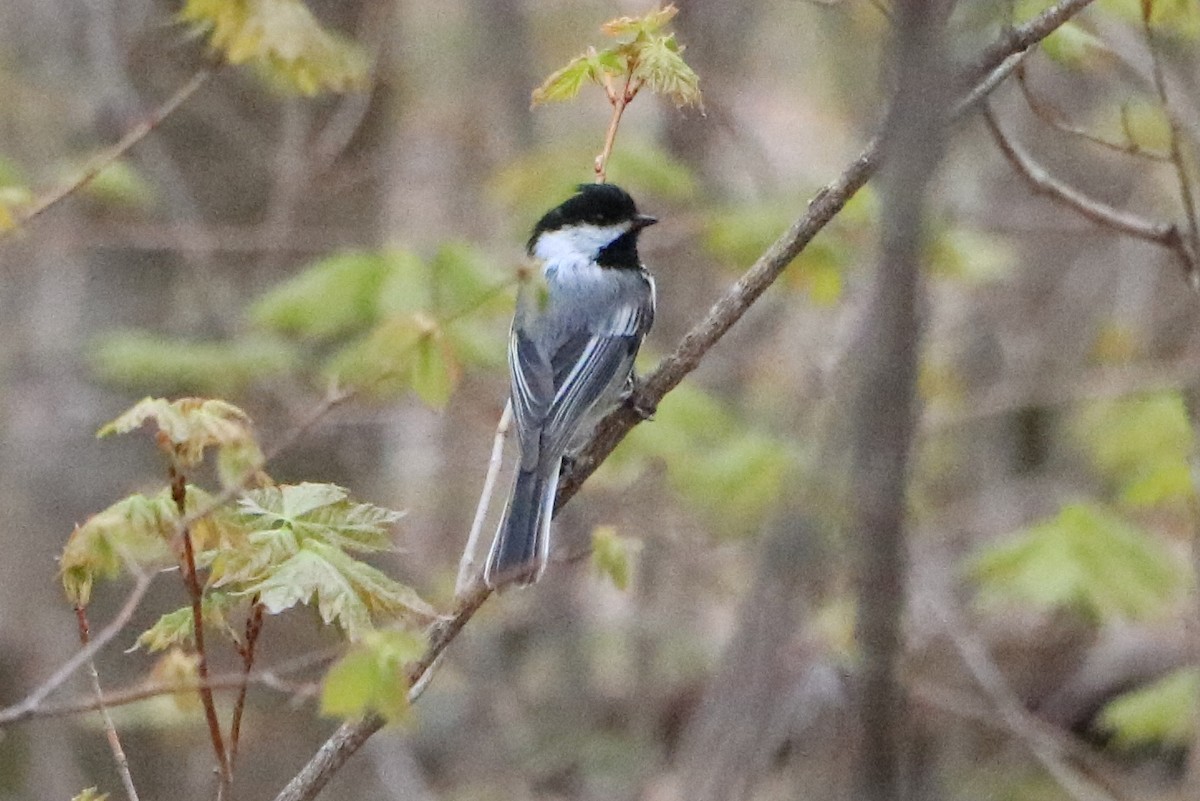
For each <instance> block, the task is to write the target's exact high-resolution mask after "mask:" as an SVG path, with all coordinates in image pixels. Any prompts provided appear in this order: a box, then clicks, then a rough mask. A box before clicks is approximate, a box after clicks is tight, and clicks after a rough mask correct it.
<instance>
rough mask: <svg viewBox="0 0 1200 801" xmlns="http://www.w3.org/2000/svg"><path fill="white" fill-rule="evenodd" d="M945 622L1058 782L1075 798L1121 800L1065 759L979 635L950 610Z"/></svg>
mask: <svg viewBox="0 0 1200 801" xmlns="http://www.w3.org/2000/svg"><path fill="white" fill-rule="evenodd" d="M942 622H943V625H944V628H945V631H946V633H947V634H948V635H949V636H950V639H951V641H952V642H953V643H954V646H955V649H956V650H957V651H958V654H959V657H960V658H961V659H962V663H963V665H965V666H966V668H967V670H968V671H969V672H970V674H971V676H972V677H973V678H974V679H975V682H976V683H977V684H978V685H979V689H981V690H982V691H983V692H984V694H985V695H986V696H987V697H988V699H989V700H990V701H991V703H992V705H993V706H994V707H995V710H996V713H997V714H998V715H999V716H1000V720H1001V722H1002V723H1003V724H1004V725H1005V727H1006V728H1007V729H1008V730H1009V732H1010V733H1012V734H1013V736H1014V737H1016V738H1017V740H1018V741H1019V742H1021V743H1022V744H1023V745H1025V747H1026V748H1028V749H1029V752H1030V753H1031V754H1032V755H1033V757H1034V759H1036V760H1037V761H1038V762H1039V763H1040V764H1041V765H1042V767H1043V768H1045V769H1046V772H1047V773H1049V774H1050V776H1051V777H1052V778H1053V779H1054V781H1055V782H1057V783H1058V785H1059V786H1060V787H1061V788H1062V789H1063V790H1064V791H1065V792H1066V793H1067V794H1068V795H1069V796H1071V798H1073V799H1075V801H1117V797H1116V796H1115V795H1113V794H1112V792H1110V791H1109V790H1108V789H1106V788H1104V787H1102V786H1100V785H1099V784H1097V783H1096V782H1094V781H1092V780H1091V779H1090V778H1089V777H1087V776H1085V775H1084V774H1082V773H1081V772H1080V771H1078V770H1077V769H1076V768H1075V767H1074V766H1073V765H1071V764H1070V762H1068V761H1067V760H1066V759H1065V758H1064V756H1063V748H1062V745H1061V743H1059V742H1058V740H1057V739H1055V738H1054V737H1050V736H1048V735H1047V734H1046V733H1045V732H1044V731H1042V729H1041V727H1040V726H1038V724H1037V721H1036V720H1034V719H1033V716H1032V715H1030V714H1029V712H1028V711H1027V710H1026V709H1025V706H1024V705H1023V704H1022V703H1021V700H1020V698H1018V697H1017V694H1016V693H1015V692H1013V690H1012V688H1011V687H1010V686H1009V684H1008V681H1007V680H1006V679H1005V678H1004V674H1003V673H1001V672H1000V668H998V667H997V666H996V663H995V662H994V661H992V657H991V655H990V654H988V652H987V648H986V647H985V646H984V644H983V643H982V642H981V641H980V640H979V638H978V637H977V636H974V635H972V634H970V633H968V632H967V630H966V627H965V626H964V625H962V624H960V623H959V622H957V621H955V620H952V619H951V618H950V616H949V613H944V614H943V621H942Z"/></svg>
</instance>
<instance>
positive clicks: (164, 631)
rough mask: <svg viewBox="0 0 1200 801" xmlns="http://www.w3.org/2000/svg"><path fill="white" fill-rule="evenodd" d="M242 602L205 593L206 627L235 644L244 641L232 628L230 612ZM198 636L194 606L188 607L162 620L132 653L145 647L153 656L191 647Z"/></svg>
mask: <svg viewBox="0 0 1200 801" xmlns="http://www.w3.org/2000/svg"><path fill="white" fill-rule="evenodd" d="M240 603H241V600H240V599H238V598H234V597H233V596H232V595H229V594H228V593H223V592H208V593H205V595H204V600H203V601H202V603H201V609H202V614H203V616H204V625H205V626H206V627H211V628H213V629H216V630H218V631H222V632H224V633H225V635H226V636H228V637H229V639H230V640H232V641H233V642H241V637H240V636H239V635H238V633H237V631H236V630H235V629H234V628H233V626H231V625H230V623H229V617H228V613H229V611H230V610H232V609H233V608H234V607H235V606H237V605H238V604H240ZM195 636H196V627H195V618H194V617H193V615H192V607H191V606H190V605H189V606H184V607H182V608H180V609H176V610H175V611H174V612H168V613H167V614H165V615H163V616H162V617H160V618H159V619H158V621H157V622H156V623H155V624H154V625H153V626H151V627H150V628H148V629H146V630H145V631H143V632H142V633H141V635H140V636H139V637H138V638H137V641H136V642H135V643H134V644H133V648H131V649H130V650H134V649H137V648H144V649H145V650H147V651H149V652H150V653H155V652H157V651H165V650H167V649H168V648H191V647H192V645H193V638H194V637H195Z"/></svg>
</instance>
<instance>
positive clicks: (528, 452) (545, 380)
mask: <svg viewBox="0 0 1200 801" xmlns="http://www.w3.org/2000/svg"><path fill="white" fill-rule="evenodd" d="M508 368H509V374H510V375H511V377H512V379H511V380H512V405H513V417H514V418H515V420H516V424H517V437H518V438H519V440H520V442H521V463H522V466H523V467H525V468H526V469H530V468H532V467H533V466H534V465H536V464H537V461H538V451H539V440H540V439H541V431H542V422H543V421H544V420H545V419H546V413H547V412H548V411H549V409H550V404H551V403H553V402H554V368H553V367H552V366H551V364H550V362H549V361H547V360H546V358H545V357H544V356H543V355H542V352H541V351H540V350H539V349H538V348H537V346H536V345H535V344H534V343H533V340H531V339H529V338H528V337H526V336H525V335H524V334H523V333H522V332H521V331H520V330H519V329H518V328H516V327H515V326H514V327H513V330H512V333H511V334H510V335H509V341H508ZM527 462H528V463H527Z"/></svg>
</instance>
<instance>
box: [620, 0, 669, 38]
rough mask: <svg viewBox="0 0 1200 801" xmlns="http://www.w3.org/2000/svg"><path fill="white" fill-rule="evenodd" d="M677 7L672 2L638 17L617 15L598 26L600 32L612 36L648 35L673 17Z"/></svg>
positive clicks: (662, 26)
mask: <svg viewBox="0 0 1200 801" xmlns="http://www.w3.org/2000/svg"><path fill="white" fill-rule="evenodd" d="M678 13H679V9H678V8H676V7H675V4H674V3H670V4H668V5H667V6H666V7H665V8H660V9H657V10H655V11H650V12H648V13H646V14H643V15H642V16H640V17H617V18H616V19H611V20H609V21H608V22H606V23H604V24H603V25H601V26H600V30H601V32H603V33H605V34H606V35H608V36H612V37H614V38H618V39H619V38H624V37H637V36H639V35H644V36H649V35H650V34H653V33H658V32H659V31H660V30H662V29H663V28H664V27H666V24H667V23H668V22H670V21H671V20H673V19H675V15H677V14H678Z"/></svg>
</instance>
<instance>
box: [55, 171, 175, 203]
mask: <svg viewBox="0 0 1200 801" xmlns="http://www.w3.org/2000/svg"><path fill="white" fill-rule="evenodd" d="M78 172H79V168H77V167H76V168H74V169H73V170H72V171H71V172H70V173H69V175H70V176H71V177H72V178H73V177H74V176H75V175H78ZM83 193H84V194H85V195H87V196H88V197H89V198H91V199H93V200H96V201H98V202H100V203H104V204H106V205H109V206H119V207H122V208H127V209H145V208H148V207H149V206H151V205H152V204H153V203H154V201H155V195H156V193H155V191H154V187H153V186H152V185H151V184H150V182H149V181H147V180H146V179H145V178H144V177H143V176H142V174H141V173H139V172H138V171H137V169H136V168H135V167H134V166H133V165H132V164H130V163H129V162H128V161H125V160H123V159H118V160H117V161H114V162H112V163H110V164H108V165H106V166H105V167H104V169H102V170H100V172H98V173H96V176H95V177H94V178H92V180H90V181H88V182H87V184H85V185H84V187H83Z"/></svg>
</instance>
